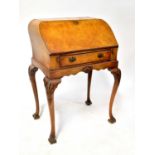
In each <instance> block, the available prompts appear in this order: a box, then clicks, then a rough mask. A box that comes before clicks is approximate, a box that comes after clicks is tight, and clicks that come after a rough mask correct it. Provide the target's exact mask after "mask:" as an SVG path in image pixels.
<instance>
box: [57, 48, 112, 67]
mask: <svg viewBox="0 0 155 155" xmlns="http://www.w3.org/2000/svg"><path fill="white" fill-rule="evenodd" d="M110 58H111V51H110V50H106V51H95V52H88V53H81V54H80V53H78V54H77V53H76V54H66V55H62V56H60V57H59V64H60V66H70V65H78V64H84V63H90V62H100V61H109V60H110Z"/></svg>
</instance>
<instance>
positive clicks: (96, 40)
mask: <svg viewBox="0 0 155 155" xmlns="http://www.w3.org/2000/svg"><path fill="white" fill-rule="evenodd" d="M35 21H36V20H33V21H31V22H32V23H33V22H35ZM37 22H38V30H39V32H40V36H41V38H42V40H43V42H44V44H45V46H46V48H47V51H48V52H49V54H58V53H63V52H70V51H76V50H86V49H92V48H93V49H94V48H105V47H111V46H118V43H117V41H116V39H115V36H114V34H113V32H112V30H111V28H110V26H109V25H108V24H107V23H106V22H105V21H104V20H102V19H96V18H66V19H48V20H47V19H46V20H45V19H43V20H37ZM30 35H31V32H30Z"/></svg>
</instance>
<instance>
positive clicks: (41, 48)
mask: <svg viewBox="0 0 155 155" xmlns="http://www.w3.org/2000/svg"><path fill="white" fill-rule="evenodd" d="M39 24H40V21H39V20H32V21H31V22H30V23H29V25H28V31H29V36H30V40H31V46H32V58H33V59H35V60H37V61H38V62H39V63H40V64H42V65H44V66H45V67H47V68H49V64H50V58H49V55H48V50H47V48H46V46H45V44H44V42H43V40H42V38H41V36H40V32H39Z"/></svg>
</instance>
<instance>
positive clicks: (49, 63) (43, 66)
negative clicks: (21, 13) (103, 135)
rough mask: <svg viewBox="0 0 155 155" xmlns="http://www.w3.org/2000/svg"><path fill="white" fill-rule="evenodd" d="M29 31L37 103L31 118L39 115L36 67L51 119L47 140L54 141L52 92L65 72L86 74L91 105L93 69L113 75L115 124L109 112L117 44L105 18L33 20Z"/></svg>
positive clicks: (117, 79) (117, 78)
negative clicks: (41, 77) (41, 75)
mask: <svg viewBox="0 0 155 155" xmlns="http://www.w3.org/2000/svg"><path fill="white" fill-rule="evenodd" d="M28 30H29V35H30V40H31V45H32V63H31V65H30V66H29V77H30V80H31V84H32V88H33V92H34V97H35V102H36V112H35V113H34V115H33V117H34V119H38V118H39V99H38V92H37V86H36V80H35V73H36V71H37V70H38V68H39V69H40V70H41V71H42V72H43V73H44V75H45V78H44V84H45V90H46V95H47V100H48V106H49V113H50V120H51V133H50V136H49V142H50V143H55V142H56V135H55V114H54V92H55V89H56V88H57V86H58V84H59V83H60V82H61V78H62V77H63V76H66V75H71V74H77V73H79V72H85V73H87V74H88V90H87V100H86V104H87V105H91V104H92V102H91V100H90V85H91V77H92V71H93V70H103V69H108V70H109V71H110V72H111V73H112V75H113V76H114V86H113V89H112V94H111V98H110V103H109V119H108V121H109V122H110V123H114V122H115V121H116V119H115V118H114V116H113V114H112V107H113V101H114V98H115V94H116V92H117V88H118V85H119V83H120V78H121V71H120V69H119V68H118V60H117V50H118V43H117V41H116V39H115V36H114V34H113V32H112V30H111V28H110V26H109V25H108V24H107V23H106V22H105V21H104V20H102V19H96V18H65V19H40V20H39V19H35V20H32V21H31V22H30V23H29V26H28Z"/></svg>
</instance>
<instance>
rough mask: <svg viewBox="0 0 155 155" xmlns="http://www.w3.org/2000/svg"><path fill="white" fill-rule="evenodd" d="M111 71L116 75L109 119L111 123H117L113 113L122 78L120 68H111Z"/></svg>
mask: <svg viewBox="0 0 155 155" xmlns="http://www.w3.org/2000/svg"><path fill="white" fill-rule="evenodd" d="M109 71H110V72H111V73H112V75H113V76H114V85H113V89H112V94H111V98H110V103H109V119H108V121H109V122H110V123H115V122H116V119H115V117H114V116H113V114H112V108H113V102H114V98H115V95H116V92H117V89H118V86H119V83H120V79H121V70H120V69H119V68H112V69H109Z"/></svg>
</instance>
